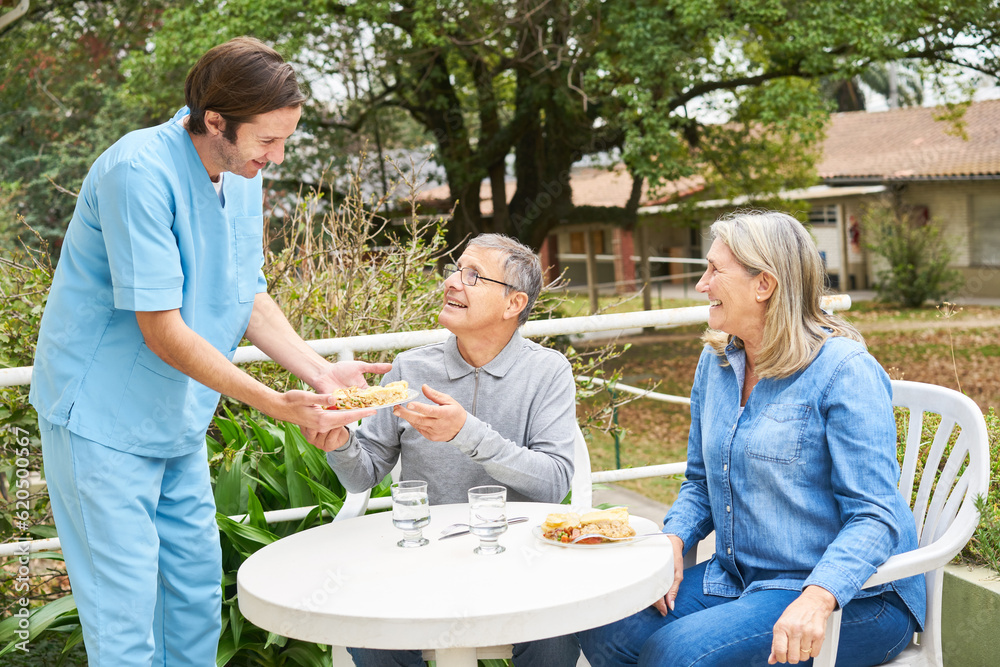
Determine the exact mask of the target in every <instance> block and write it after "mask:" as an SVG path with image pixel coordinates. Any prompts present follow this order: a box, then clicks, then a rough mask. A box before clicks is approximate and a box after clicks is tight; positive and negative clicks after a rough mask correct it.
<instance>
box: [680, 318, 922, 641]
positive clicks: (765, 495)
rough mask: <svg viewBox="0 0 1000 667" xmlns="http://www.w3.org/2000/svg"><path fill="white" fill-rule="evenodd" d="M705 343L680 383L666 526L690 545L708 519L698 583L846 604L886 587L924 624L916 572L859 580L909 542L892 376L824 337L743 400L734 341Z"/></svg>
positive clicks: (742, 359) (838, 340)
mask: <svg viewBox="0 0 1000 667" xmlns="http://www.w3.org/2000/svg"><path fill="white" fill-rule="evenodd" d="M726 358H727V359H728V361H729V365H728V366H723V365H721V364H720V361H721V360H720V359H719V357H718V356H717V355H716V354H715V352H714V350H712V348H711V347H706V348H705V350H703V351H702V354H701V359H700V360H699V362H698V369H697V371H696V372H695V380H694V388H693V390H692V392H691V432H690V436H689V438H688V459H687V475H686V480H685V481H684V483H683V484H682V485H681V489H680V492H679V495H678V498H677V501H676V502H675V503H674V505H673V506H672V507H671V508H670V511H669V513H668V514H667V517H666V519H665V521H664V529H663V530H664V532H667V533H672V534H675V535H677V536H678V537H680V538H681V539H682V540H684V544H685V547H686V548H690V547H691V546H692V545H694V544H695V543H697V542H698V541H699V540H701V539H703V538H704V537H706V536H707V535H708V534H709V533H710V532H711V531H712V530H715V531H716V538H715V539H716V547H715V555H714V556H713V557H712V560H711V562H710V563H709V565H708V569H707V570H706V572H705V579H704V592H705V594H708V595H720V596H726V597H740V596H742V595H748V594H751V593H753V592H754V591H759V590H765V589H786V590H802V589H804V588H805V587H806V586H810V585H817V586H821V587H822V588H825V589H826V590H827V591H829V592H830V593H832V594H833V596H834V597H835V598H836V599H837V603H838V605H839V606H841V607H843V606H844V605H846V604H847V603H848V602H850V601H851V600H852V599H854V598H859V597H867V596H872V595H878V594H880V593H882V592H885V591H887V590H895V591H896V592H897V593H898V594H899V596H900V597H901V598H902V599H903V601H904V602H905V603H906V606H907V607H908V608H909V609H910V611H911V612H912V613H913V616H914V618H916V619H917V622H918V624H919V625H920V626H921V627H922V626H923V619H924V611H925V607H926V599H925V589H924V578H923V577H922V576H920V575H917V576H913V577H909V578H906V579H901V580H899V581H895V582H891V583H888V584H883V585H880V586H875V587H873V588H870V589H863V590H862V588H861V587H862V585H863V584H864V582H865V581H866V580H867V579H868V578H869V577H870V576H871V575H872V574H873V573H874V572H875V569H876V568H877V567H878V566H879V565H881V564H882V563H884V562H885V561H886V560H887V559H888V558H889V557H890V556H892V555H895V554H898V553H902V552H905V551H910V550H912V549H915V548H916V547H917V537H916V529H915V525H914V521H913V515H912V513H911V512H910V510H909V507H908V505H907V502H906V501H905V499H904V498H903V497H902V494H900V493H899V491H898V490H897V488H896V487H897V483H898V480H899V466H898V464H897V462H896V423H895V419H894V417H893V409H892V387H891V385H890V383H889V378H888V376H887V375H886V374H885V371H883V370H882V367H881V366H880V365H879V364H878V362H877V361H876V360H875V359H874V358H873V357H872V356H871V355H870V354H868V353H867V351H866V350H865V348H864V346H863V345H862V344H860V343H858V342H855V341H852V340H849V339H847V338H842V337H833V338H829V339H827V341H826V342H825V343H824V345H823V347H822V348H821V349H820V351H819V353H818V354H817V356H816V358H815V359H814V360H813V361H812V362H811V363H810V364H809V366H807V367H806V368H805V369H804V370H801V371H799V372H797V373H795V374H793V375H791V376H789V377H786V378H782V379H769V378H765V379H761V380H760V381H759V382H758V383H757V385H756V387H754V389H753V392H752V393H751V394H750V398H749V399H748V400H747V403H746V406H745V408H744V409H743V410H742V411H741V410H740V396H741V394H742V388H743V372H744V368H745V364H746V355H745V352H744V351H743V350H742V349H740V348H737V347H736V346H734V345H730V346H729V347H728V348H727V349H726Z"/></svg>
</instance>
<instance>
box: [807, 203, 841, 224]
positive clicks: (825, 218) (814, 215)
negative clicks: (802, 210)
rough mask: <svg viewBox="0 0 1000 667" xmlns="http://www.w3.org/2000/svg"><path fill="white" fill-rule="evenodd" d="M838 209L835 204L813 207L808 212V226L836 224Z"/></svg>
mask: <svg viewBox="0 0 1000 667" xmlns="http://www.w3.org/2000/svg"><path fill="white" fill-rule="evenodd" d="M837 214H838V207H837V205H836V204H825V205H820V206H813V207H812V210H810V211H809V224H810V225H812V226H814V227H817V226H821V225H824V226H825V225H836V224H837Z"/></svg>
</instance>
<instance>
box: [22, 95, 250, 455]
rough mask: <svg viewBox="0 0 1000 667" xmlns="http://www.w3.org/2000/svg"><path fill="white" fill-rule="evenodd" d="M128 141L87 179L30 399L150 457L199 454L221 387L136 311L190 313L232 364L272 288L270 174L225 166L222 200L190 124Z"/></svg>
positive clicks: (85, 431)
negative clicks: (203, 379) (179, 360)
mask: <svg viewBox="0 0 1000 667" xmlns="http://www.w3.org/2000/svg"><path fill="white" fill-rule="evenodd" d="M187 114H188V109H187V108H186V107H185V108H183V109H181V110H180V111H178V112H177V114H176V115H175V116H174V117H173V118H172V119H171V120H170V121H169V122H167V123H164V124H163V125H159V126H157V127H152V128H147V129H143V130H138V131H136V132H132V133H130V134H127V135H125V136H124V137H123V138H122V139H120V140H119V141H118V142H117V143H115V144H114V145H113V146H112V147H111V148H109V149H108V150H107V151H105V152H104V153H103V154H102V155H101V157H99V158H98V159H97V161H96V162H95V163H94V165H93V166H92V167H91V169H90V173H89V174H88V175H87V178H86V179H85V180H84V182H83V188H82V189H81V191H80V196H79V199H78V200H77V205H76V210H75V211H74V213H73V218H72V220H71V221H70V224H69V228H68V229H67V231H66V236H65V239H64V242H63V246H62V252H61V255H60V257H59V263H58V265H57V267H56V272H55V276H54V277H53V281H52V288H51V291H50V293H49V298H48V302H47V304H46V307H45V312H44V314H43V316H42V323H41V329H40V331H39V335H38V347H37V351H36V353H35V366H34V373H33V376H32V383H31V394H30V401H31V404H32V405H33V406H34V407H35V408H36V409H37V410H38V414H39V416H40V417H42V418H44V419H45V420H47V421H49V422H51V423H53V424H55V425H58V426H63V427H66V428H68V429H69V430H70V431H72V432H74V433H77V434H78V435H81V436H83V437H85V438H88V439H90V440H94V441H96V442H99V443H101V444H104V445H106V446H108V447H111V448H114V449H117V450H120V451H126V452H131V453H136V454H141V455H145V456H154V457H171V456H181V455H184V454H189V453H191V452H193V451H197V450H198V449H199V448H200V447H201V446H203V445H204V442H205V431H206V429H207V428H208V425H209V423H210V421H211V419H212V415H213V414H214V412H215V408H216V406H217V404H218V400H219V394H218V392H215V391H213V390H211V389H209V388H207V387H205V386H204V385H202V384H201V383H199V382H196V381H194V380H192V379H191V378H189V377H188V376H186V375H184V374H183V373H181V372H180V371H178V370H176V369H174V368H173V367H171V366H169V365H168V364H167V363H165V362H164V361H162V360H161V359H160V358H159V357H157V356H156V354H154V353H153V352H152V351H151V350H150V349H149V348H148V347H147V346H146V344H145V343H144V342H143V337H142V333H141V332H140V330H139V326H138V324H137V323H136V318H135V311H161V310H173V309H177V308H179V309H180V313H181V317H182V318H183V319H184V322H185V323H186V324H187V325H188V326H189V327H191V329H193V330H194V331H195V332H196V333H198V334H199V335H200V336H202V337H203V338H205V339H206V340H207V341H208V342H209V343H211V344H212V345H213V346H215V348H216V349H218V350H219V351H220V352H222V354H224V355H226V356H227V357H228V358H229V359H232V357H233V353H234V352H235V350H236V347H237V345H238V344H239V343H240V341H241V340H242V338H243V335H244V333H245V332H246V328H247V324H249V322H250V314H251V311H252V310H253V301H254V297H255V296H256V294H257V293H258V292H263V291H265V290H266V289H267V282H266V280H265V279H264V274H263V271H262V270H261V267H262V266H263V263H264V255H263V196H262V190H261V175H260V174H258V175H257V176H256V177H255V178H253V179H246V178H243V177H241V176H238V175H235V174H231V173H227V174H226V176H225V178H224V179H223V193H224V199H225V206H223V205H222V204H221V203H220V201H219V197H218V195H217V194H216V192H215V189H214V188H213V187H212V181H211V179H209V176H208V172H207V171H206V170H205V167H204V165H203V164H202V162H201V159H200V158H199V156H198V153H197V151H196V150H195V148H194V145H193V144H192V143H191V138H190V137H189V136H188V133H187V131H186V130H185V129H184V126H183V119H184V117H185V116H186V115H187Z"/></svg>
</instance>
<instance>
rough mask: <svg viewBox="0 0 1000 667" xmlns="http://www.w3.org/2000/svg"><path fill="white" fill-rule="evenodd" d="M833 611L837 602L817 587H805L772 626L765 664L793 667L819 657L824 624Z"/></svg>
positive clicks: (828, 593)
mask: <svg viewBox="0 0 1000 667" xmlns="http://www.w3.org/2000/svg"><path fill="white" fill-rule="evenodd" d="M836 608H837V599H836V598H835V597H833V594H832V593H830V591H828V590H826V589H825V588H822V587H820V586H806V588H805V590H804V591H802V595H800V596H799V597H798V598H796V600H795V601H794V602H793V603H792V604H790V605H788V607H787V608H786V609H785V611H784V612H783V613H782V614H781V618H779V619H778V622H777V623H775V624H774V639H772V641H771V655H770V656H769V657H768V659H767V664H769V665H773V664H775V663H777V662H787V663H789V664H792V665H797V664H798V663H799V662H800V661H802V662H805V661H806V660H809V659H810V658H815V657H816V656H817V655H819V649H820V647H821V646H823V639H824V638H825V635H826V621H827V619H828V618H829V617H830V614H832V613H833V610H834V609H836Z"/></svg>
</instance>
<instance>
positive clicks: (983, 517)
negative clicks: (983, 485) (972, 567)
mask: <svg viewBox="0 0 1000 667" xmlns="http://www.w3.org/2000/svg"><path fill="white" fill-rule="evenodd" d="M985 417H986V432H987V433H988V434H989V438H990V489H989V493H988V494H987V496H986V497H985V498H980V499H979V502H977V503H976V507H977V509H979V514H980V519H979V527H978V528H977V529H976V532H975V534H974V535H973V536H972V540H971V541H970V542H969V544H968V546H967V547H966V548H965V550H964V551H963V552H962V556H963V557H964V558H967V559H968V560H971V561H972V562H974V563H979V564H982V565H985V566H986V567H988V568H990V569H991V570H993V571H994V572H996V573H998V574H1000V415H998V414H997V411H996V409H995V408H992V407H991V408H990V409H989V410H988V411H987V412H986V415H985Z"/></svg>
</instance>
